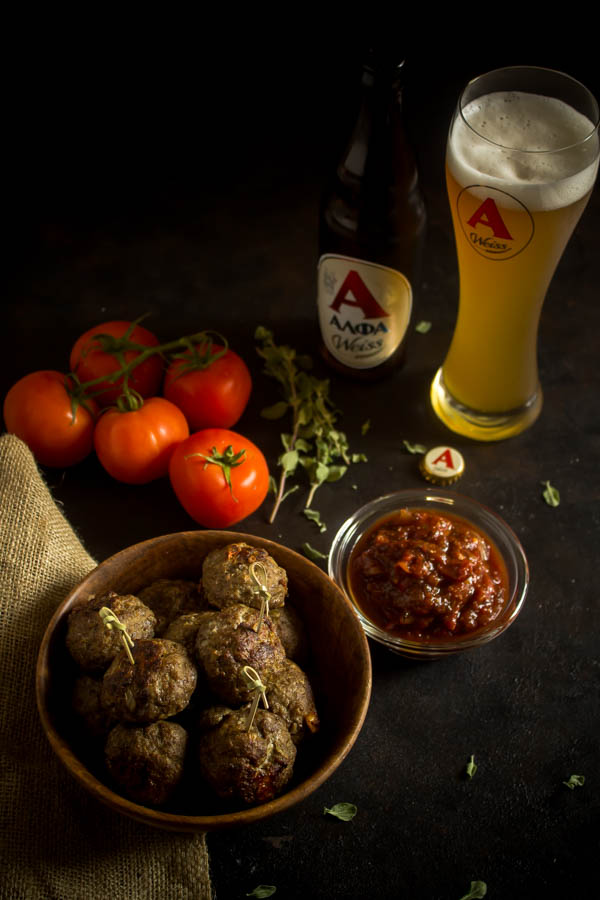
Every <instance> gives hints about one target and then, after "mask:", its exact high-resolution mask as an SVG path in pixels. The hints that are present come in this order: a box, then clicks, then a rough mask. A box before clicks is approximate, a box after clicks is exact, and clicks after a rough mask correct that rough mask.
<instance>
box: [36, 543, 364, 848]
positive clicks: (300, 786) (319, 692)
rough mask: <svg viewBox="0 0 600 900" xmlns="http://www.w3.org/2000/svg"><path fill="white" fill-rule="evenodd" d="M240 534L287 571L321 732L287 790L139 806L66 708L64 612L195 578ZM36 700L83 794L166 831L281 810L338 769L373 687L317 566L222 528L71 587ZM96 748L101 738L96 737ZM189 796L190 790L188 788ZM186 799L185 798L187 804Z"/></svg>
mask: <svg viewBox="0 0 600 900" xmlns="http://www.w3.org/2000/svg"><path fill="white" fill-rule="evenodd" d="M236 541H246V542H247V543H248V544H251V545H253V546H256V547H264V549H265V550H267V551H268V552H269V553H270V554H271V556H272V557H273V558H274V559H275V560H276V562H277V563H278V564H279V565H280V566H282V567H283V568H284V569H285V570H286V571H287V574H288V582H289V593H290V598H292V599H293V603H294V606H295V608H296V609H297V611H298V612H299V613H300V615H301V617H302V619H303V621H304V625H305V627H306V630H307V632H308V636H309V639H310V644H311V662H310V665H309V667H308V671H309V674H310V678H311V682H312V684H313V688H314V691H315V696H316V701H317V709H318V712H319V715H320V718H321V723H322V725H321V730H320V732H319V734H318V735H316V736H315V737H314V738H312V739H310V741H309V742H308V743H309V745H310V746H309V747H306V749H305V744H303V745H301V746H300V748H299V751H298V759H297V762H296V766H295V774H294V777H293V780H292V781H291V782H290V784H289V786H288V788H289V789H288V790H287V791H286V792H285V793H283V794H281V795H280V796H279V797H277V798H276V799H275V800H272V801H270V802H268V803H263V804H261V805H258V806H252V807H248V808H241V807H242V804H241V803H240V804H237V805H234V806H232V805H231V804H229V805H227V804H225V802H224V801H219V800H214V799H213V798H212V796H211V797H208V795H207V793H206V792H203V791H202V790H199V791H198V795H197V797H196V798H195V800H194V799H193V800H190V799H189V796H190V795H189V792H188V793H186V797H187V798H188V799H187V801H186V802H187V803H194V802H197V803H198V808H196V807H195V806H194V808H193V809H188V808H183V807H182V808H181V809H179V808H174V809H172V808H171V807H169V809H168V810H167V811H163V810H158V809H151V808H149V807H145V806H140V805H138V804H136V803H133V802H132V801H130V800H127V799H126V798H125V797H122V796H120V795H119V794H118V793H115V792H114V791H113V790H112V789H111V787H110V786H109V785H110V779H109V776H108V775H107V773H106V772H105V770H104V767H103V765H102V762H101V751H102V748H101V746H100V747H98V746H97V745H96V744H94V742H93V740H92V739H91V738H86V739H82V737H81V732H80V729H79V728H78V726H77V723H76V717H75V714H74V713H73V711H72V710H71V708H70V703H71V690H72V684H73V680H74V678H75V676H76V674H77V671H76V667H75V665H74V663H73V662H72V660H71V658H70V655H69V653H68V651H67V648H66V646H65V635H66V630H67V617H68V614H69V612H70V611H71V609H73V607H74V606H76V605H78V604H79V603H82V602H85V601H86V600H87V599H88V597H89V595H90V594H101V593H103V592H104V591H107V590H115V591H117V593H122V594H127V593H131V594H135V593H136V592H137V591H139V590H140V589H141V588H142V587H144V586H145V585H148V584H150V583H151V582H153V581H155V580H156V579H158V578H192V579H197V578H198V577H199V576H200V574H201V569H202V561H203V559H204V557H205V556H206V554H207V553H209V552H210V551H211V550H214V549H215V548H217V547H222V546H224V545H225V544H230V543H233V542H236ZM36 693H37V705H38V710H39V714H40V718H41V721H42V726H43V728H44V731H45V732H46V734H47V736H48V739H49V741H50V744H51V745H52V748H53V749H54V751H55V753H56V754H57V756H58V758H59V759H60V760H61V762H62V763H63V764H64V765H65V766H66V767H67V769H68V770H69V772H70V773H71V774H72V775H73V776H74V777H75V778H76V780H77V781H78V782H79V783H80V784H81V785H82V786H83V787H84V788H85V789H86V790H87V791H89V793H90V794H92V795H93V796H94V797H96V798H97V799H98V800H100V801H101V802H103V803H105V804H107V805H108V806H109V807H111V809H113V810H115V811H116V812H119V813H122V814H123V815H126V816H129V817H131V818H132V819H136V820H137V821H140V822H144V823H146V824H148V825H154V826H156V827H158V828H164V829H168V830H172V831H187V832H194V831H215V830H218V829H223V828H229V827H233V826H239V825H248V824H250V823H251V822H256V821H258V820H260V819H265V818H267V817H268V816H271V815H273V814H275V813H278V812H281V811H282V810H284V809H288V808H289V807H291V806H293V805H294V804H296V803H298V802H299V801H300V800H303V799H304V798H305V797H307V796H308V795H309V794H311V793H312V792H313V791H314V790H316V788H318V787H319V786H320V785H321V784H323V782H324V781H326V779H327V778H329V776H330V775H331V774H332V773H333V772H334V771H335V770H336V769H337V768H338V766H339V765H340V763H341V762H342V761H343V760H344V759H345V757H346V756H347V754H348V752H349V751H350V749H351V747H352V745H353V744H354V742H355V740H356V738H357V736H358V734H359V732H360V729H361V727H362V725H363V722H364V719H365V715H366V712H367V707H368V704H369V698H370V694H371V660H370V655H369V649H368V645H367V639H366V637H365V634H364V632H363V629H362V627H361V625H360V622H359V620H358V618H357V616H356V614H355V612H354V610H353V609H352V607H351V605H350V603H349V601H348V600H347V599H346V597H345V596H344V594H343V593H342V591H341V590H340V589H339V588H338V587H337V586H336V585H335V584H334V582H333V581H332V580H331V579H330V578H329V577H328V576H327V575H325V573H324V572H322V571H321V569H319V568H318V566H316V565H314V564H313V563H311V562H309V560H307V559H305V558H304V557H303V556H300V554H298V553H295V552H294V551H293V550H289V549H288V548H287V547H283V546H282V545H281V544H276V543H274V542H273V541H268V540H265V539H263V538H259V537H254V536H253V535H246V534H238V533H235V532H227V531H189V532H181V533H178V534H169V535H164V536H163V537H157V538H153V539H152V540H149V541H144V542H143V543H141V544H135V545H134V546H132V547H128V548H127V549H125V550H122V551H121V552H120V553H117V554H116V555H115V556H112V557H110V559H107V560H106V561H105V562H103V563H101V564H100V565H99V566H98V567H97V568H96V569H94V571H93V572H91V573H90V574H89V575H88V576H87V578H85V579H84V580H83V581H82V582H81V584H79V585H78V586H77V587H76V588H74V589H73V590H72V591H71V593H70V594H69V596H68V597H67V598H66V599H65V600H64V601H63V603H62V604H61V605H60V606H59V608H58V609H57V611H56V613H55V614H54V616H53V617H52V620H51V622H50V624H49V625H48V628H47V630H46V633H45V635H44V639H43V641H42V644H41V647H40V651H39V656H38V662H37V670H36ZM99 743H100V745H101V743H102V742H101V741H100V742H99ZM192 796H193V795H192ZM184 806H185V804H184Z"/></svg>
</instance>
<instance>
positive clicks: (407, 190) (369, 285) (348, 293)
mask: <svg viewBox="0 0 600 900" xmlns="http://www.w3.org/2000/svg"><path fill="white" fill-rule="evenodd" d="M403 69H404V62H400V63H398V62H390V60H389V56H388V57H387V58H386V57H383V56H381V55H378V54H377V53H375V52H373V51H372V52H370V53H369V54H368V58H367V60H366V62H365V64H364V66H363V72H362V82H361V98H360V108H359V112H358V117H357V119H356V123H355V125H354V129H353V132H352V136H351V138H350V141H349V143H348V145H347V147H346V150H345V151H344V153H343V155H342V158H341V160H340V162H339V164H338V166H337V169H336V172H335V174H334V177H333V179H332V181H331V184H330V185H329V186H328V187H327V188H326V190H325V192H324V194H323V197H322V202H321V209H320V218H319V251H320V259H319V277H318V281H319V290H318V308H319V323H320V327H321V353H322V355H323V357H324V358H325V360H326V361H327V362H328V364H329V365H330V366H332V368H334V369H335V370H336V371H338V372H341V373H342V374H344V375H349V376H351V377H354V378H359V379H361V380H372V379H375V378H380V377H382V376H383V375H385V374H387V373H389V372H390V371H391V370H393V369H394V368H396V367H397V366H399V365H401V364H402V362H403V358H404V346H405V338H406V330H407V328H408V323H409V321H410V315H411V311H412V305H413V294H414V286H415V283H416V281H417V278H418V272H419V267H420V261H421V255H422V249H423V242H424V237H425V222H426V215H425V204H424V201H423V196H422V194H421V190H420V187H419V181H418V173H417V167H416V164H415V160H414V156H413V153H412V150H411V147H410V145H409V143H408V139H407V136H406V131H405V128H404V122H403V117H402V87H403ZM338 256H341V257H347V258H348V259H337V257H338ZM364 264H367V265H366V267H365V265H364ZM382 266H383V267H388V268H389V269H391V270H393V271H392V273H391V274H390V273H387V272H386V270H385V269H383V270H382V269H381V267H382ZM351 273H352V274H351ZM398 273H399V274H398ZM357 291H358V292H359V293H358V294H357ZM390 292H391V295H390ZM390 296H392V297H393V298H395V299H392V301H391V302H390ZM373 301H374V302H373Z"/></svg>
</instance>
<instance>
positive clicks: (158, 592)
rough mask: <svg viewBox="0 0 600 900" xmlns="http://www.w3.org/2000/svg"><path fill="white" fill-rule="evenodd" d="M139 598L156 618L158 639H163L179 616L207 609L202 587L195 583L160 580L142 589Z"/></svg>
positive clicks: (178, 580)
mask: <svg viewBox="0 0 600 900" xmlns="http://www.w3.org/2000/svg"><path fill="white" fill-rule="evenodd" d="M138 596H139V598H140V600H143V602H144V603H145V604H146V606H149V607H150V609H151V610H152V612H153V613H154V615H155V616H156V628H155V629H154V634H155V636H156V637H162V636H163V634H164V632H165V631H166V629H167V627H168V626H169V624H170V623H171V622H172V621H173V620H174V619H176V618H177V617H178V616H181V615H183V614H184V613H190V612H198V611H199V610H201V609H206V608H207V604H206V602H205V601H204V598H203V596H202V590H201V588H200V585H199V584H197V583H196V582H194V581H184V580H181V579H174V578H159V579H158V581H153V582H152V584H149V585H148V587H145V588H142V590H141V591H139V593H138Z"/></svg>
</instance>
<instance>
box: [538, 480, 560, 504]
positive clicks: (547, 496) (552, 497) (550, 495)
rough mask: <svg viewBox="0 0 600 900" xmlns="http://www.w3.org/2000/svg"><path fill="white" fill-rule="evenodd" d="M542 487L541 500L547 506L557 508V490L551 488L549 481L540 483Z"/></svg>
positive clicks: (558, 502) (558, 501) (558, 497)
mask: <svg viewBox="0 0 600 900" xmlns="http://www.w3.org/2000/svg"><path fill="white" fill-rule="evenodd" d="M542 484H543V485H544V491H543V494H542V496H543V498H544V500H545V501H546V503H547V504H548V506H558V505H559V504H560V494H559V493H558V490H557V489H556V488H555V487H553V486H552V485H551V484H550V482H549V481H542Z"/></svg>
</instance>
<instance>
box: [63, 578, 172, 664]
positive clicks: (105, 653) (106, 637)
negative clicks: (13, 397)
mask: <svg viewBox="0 0 600 900" xmlns="http://www.w3.org/2000/svg"><path fill="white" fill-rule="evenodd" d="M103 606H107V607H108V608H109V609H112V611H113V612H114V613H115V615H116V616H117V618H118V619H119V620H120V622H122V624H123V625H124V626H125V628H126V629H127V632H128V634H129V635H130V637H131V638H132V640H133V641H137V640H140V639H144V638H151V637H154V628H155V626H156V618H155V616H154V613H153V612H152V610H151V609H149V608H148V607H147V606H146V605H145V604H144V603H142V601H141V600H140V599H139V598H138V597H134V596H133V595H132V594H125V595H124V596H120V595H119V594H116V593H115V592H114V591H109V592H108V593H107V594H103V595H102V596H101V597H90V599H89V601H88V602H87V603H85V604H83V605H81V606H76V607H75V609H73V610H72V611H71V613H70V614H69V624H68V629H67V647H68V649H69V652H70V654H71V656H72V657H73V659H74V660H75V662H76V663H78V664H79V665H80V666H81V668H82V669H85V670H86V671H89V672H93V671H102V670H104V669H106V668H107V667H108V666H109V665H110V664H111V662H112V661H113V659H114V658H115V656H116V655H117V653H118V652H119V651H120V650H121V649H122V647H123V641H122V639H121V632H120V631H117V629H115V628H113V629H109V628H107V627H106V626H105V625H104V623H103V621H102V619H101V618H100V615H99V611H100V609H101V608H102V607H103Z"/></svg>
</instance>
